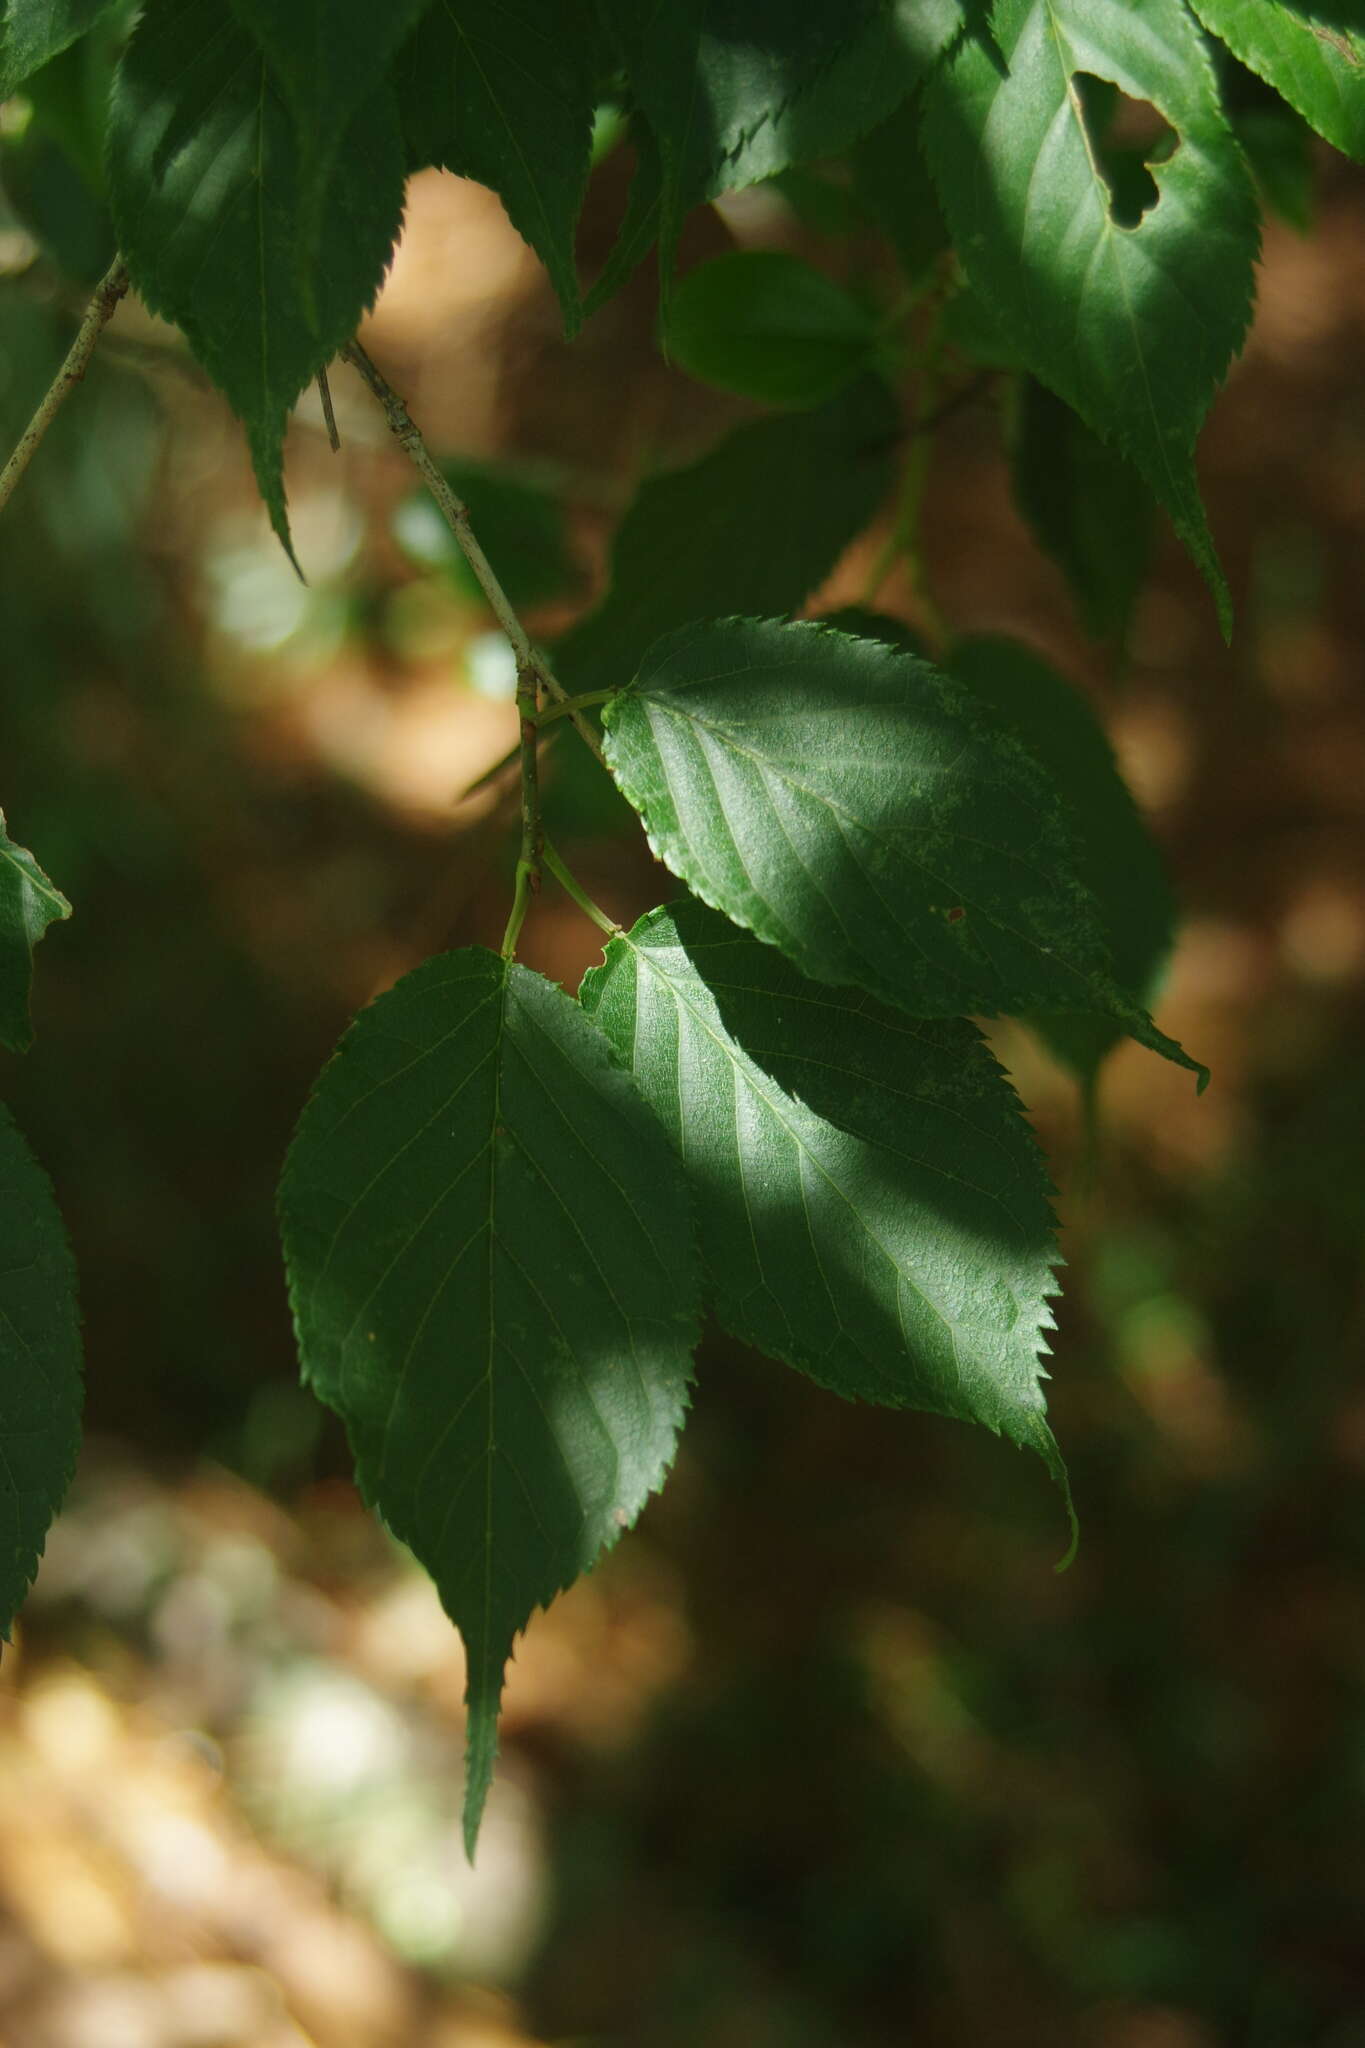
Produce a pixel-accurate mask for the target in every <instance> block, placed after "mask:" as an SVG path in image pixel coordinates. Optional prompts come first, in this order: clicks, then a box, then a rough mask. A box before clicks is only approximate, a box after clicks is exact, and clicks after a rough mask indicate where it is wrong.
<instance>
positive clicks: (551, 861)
mask: <svg viewBox="0 0 1365 2048" xmlns="http://www.w3.org/2000/svg"><path fill="white" fill-rule="evenodd" d="M541 857H542V859H543V860H544V862H545V865H546V867H547V868H548V869H549V870H550V873H551V874H552V875H553V876H554V878H555V880H556V881H557V882H558V884H559V886H560V888H561V889H563V891H564V893H565V894H566V895H567V896H571V897H572V898H573V900H574V902H575V903H576V904H577V905H578V907H579V909H580V910H581V911H582V912H583V914H584V915H585V916H586V917H590V918H591V919H592V921H593V923H594V924H595V925H596V926H597V929H598V930H599V931H601V932H605V933H606V934H607V936H608V938H612V939H614V938H615V937H616V935H617V933H618V932H619V931H620V930H621V926H620V925H619V924H617V922H616V920H615V918H614V917H608V916H607V913H606V911H605V910H602V909H601V908H599V906H598V905H597V904H596V903H594V902H593V900H592V898H591V896H589V895H588V893H587V891H586V890H585V889H583V888H580V886H579V884H578V883H577V882H576V881H575V880H574V878H573V876H572V875H571V874H570V872H569V870H568V868H566V867H565V865H564V863H563V861H562V860H561V859H560V857H559V855H558V854H557V853H556V852H555V850H554V848H553V846H551V844H550V842H549V840H548V839H546V840H545V841H543V843H542V845H541Z"/></svg>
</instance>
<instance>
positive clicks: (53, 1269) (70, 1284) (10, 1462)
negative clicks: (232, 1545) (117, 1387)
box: [0, 1108, 81, 1638]
mask: <svg viewBox="0 0 1365 2048" xmlns="http://www.w3.org/2000/svg"><path fill="white" fill-rule="evenodd" d="M0 1242H2V1243H3V1244H4V1248H5V1253H4V1260H3V1264H2V1265H0V1532H2V1533H0V1636H4V1637H5V1638H8V1636H9V1631H10V1625H11V1623H12V1622H13V1620H14V1616H15V1613H16V1612H17V1610H18V1608H19V1606H20V1605H21V1603H22V1601H23V1598H24V1595H25V1594H26V1593H27V1591H28V1589H29V1586H30V1585H31V1584H32V1582H33V1575H34V1573H35V1572H36V1571H37V1569H38V1560H39V1558H40V1557H41V1556H42V1554H43V1544H44V1542H45V1540H46V1537H47V1531H48V1527H49V1524H50V1523H51V1521H52V1518H53V1516H54V1515H55V1514H56V1512H57V1510H58V1508H59V1507H60V1506H61V1504H62V1499H63V1497H64V1495H65V1493H66V1489H67V1485H68V1483H69V1481H70V1478H71V1474H72V1471H73V1469H74V1467H75V1463H76V1453H77V1451H78V1450H79V1449H80V1440H81V1333H80V1318H79V1315H78V1312H77V1308H76V1275H75V1268H74V1267H73V1265H72V1262H71V1252H70V1248H69V1247H68V1245H67V1241H66V1232H65V1231H64V1230H63V1228H62V1219H61V1217H60V1215H59V1214H58V1211H57V1204H56V1202H55V1200H54V1199H53V1194H52V1189H51V1186H50V1185H49V1182H48V1178H47V1175H46V1174H45V1173H44V1172H43V1170H42V1168H41V1167H40V1166H39V1165H38V1163H37V1161H36V1160H35V1159H34V1157H33V1154H32V1153H31V1152H30V1151H29V1149H28V1147H27V1145H26V1144H25V1143H24V1141H23V1139H22V1138H21V1137H20V1135H19V1133H18V1131H17V1130H16V1129H15V1128H14V1125H13V1123H12V1122H11V1121H10V1117H9V1114H8V1112H7V1111H6V1110H4V1109H3V1108H0Z"/></svg>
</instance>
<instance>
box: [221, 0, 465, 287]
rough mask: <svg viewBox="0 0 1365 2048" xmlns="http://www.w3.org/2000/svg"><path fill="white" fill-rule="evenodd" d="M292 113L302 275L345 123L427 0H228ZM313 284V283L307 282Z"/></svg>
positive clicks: (312, 252)
mask: <svg viewBox="0 0 1365 2048" xmlns="http://www.w3.org/2000/svg"><path fill="white" fill-rule="evenodd" d="M230 4H231V7H232V10H233V12H234V13H235V14H236V15H237V17H238V19H239V20H240V21H241V23H242V25H243V27H244V28H247V29H248V30H250V32H251V34H252V36H253V37H254V38H255V40H256V42H257V43H258V44H259V46H260V48H261V49H262V50H263V51H264V53H265V56H266V59H267V62H268V63H269V65H270V70H271V73H272V76H273V78H274V81H275V83H276V85H277V86H278V87H279V88H280V91H281V93H282V94H283V96H284V99H285V101H286V103H287V104H288V107H289V110H290V112H291V114H292V115H293V117H294V127H295V131H296V135H297V142H298V185H299V210H300V222H299V243H300V257H301V261H302V264H303V272H304V279H305V283H307V281H308V280H309V279H311V275H312V267H313V263H314V260H315V259H316V256H317V248H318V236H319V233H320V231H321V228H322V214H323V209H324V207H325V206H326V203H327V197H328V187H329V185H330V183H331V178H332V172H333V168H334V165H335V162H336V158H337V153H338V151H339V150H340V149H341V148H342V147H343V146H344V144H345V139H346V131H347V129H348V127H349V126H350V124H351V122H352V120H353V119H354V118H355V116H356V115H357V114H358V113H359V111H360V109H361V107H362V106H363V105H364V104H365V102H366V100H368V99H370V98H371V97H372V96H373V94H374V90H375V86H376V84H377V83H378V82H379V80H381V79H382V78H383V76H384V73H385V72H386V70H387V69H388V66H389V63H390V61H391V59H392V58H393V55H394V53H395V51H396V50H397V49H398V47H399V45H400V43H401V42H402V40H403V38H404V36H405V35H406V34H407V32H408V30H409V29H410V28H411V27H412V25H413V23H414V22H415V21H416V20H417V17H418V15H419V14H420V13H421V12H422V9H423V8H424V7H425V6H426V5H427V4H428V0H384V4H383V5H382V6H380V7H376V6H374V5H373V0H287V5H284V6H281V4H280V0H230ZM310 288H311V287H310Z"/></svg>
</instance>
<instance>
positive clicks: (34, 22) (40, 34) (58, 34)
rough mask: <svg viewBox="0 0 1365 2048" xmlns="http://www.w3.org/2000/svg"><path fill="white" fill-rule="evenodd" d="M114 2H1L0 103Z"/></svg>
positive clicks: (69, 0)
mask: <svg viewBox="0 0 1365 2048" xmlns="http://www.w3.org/2000/svg"><path fill="white" fill-rule="evenodd" d="M113 4H114V0H4V4H3V7H0V100H3V99H8V97H9V95H10V94H11V93H12V92H17V91H18V90H19V87H20V86H21V85H22V84H23V83H24V81H25V79H28V78H31V77H32V76H33V73H34V72H35V71H40V70H41V69H42V67H43V65H44V64H47V63H49V62H50V61H51V59H52V58H53V57H56V56H58V55H60V53H61V52H62V51H63V50H65V49H68V48H69V47H70V45H71V44H72V43H74V42H75V41H76V39H77V37H78V36H83V35H84V34H85V32H86V30H87V29H89V28H92V27H93V26H94V24H95V23H96V22H97V21H98V20H99V18H100V16H101V15H102V14H107V13H108V11H109V9H110V8H111V7H112V6H113Z"/></svg>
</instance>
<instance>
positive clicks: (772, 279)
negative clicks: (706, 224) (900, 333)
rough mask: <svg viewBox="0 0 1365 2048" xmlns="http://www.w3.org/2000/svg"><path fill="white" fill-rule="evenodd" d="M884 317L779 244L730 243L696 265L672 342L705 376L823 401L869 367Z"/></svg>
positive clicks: (761, 393) (781, 399)
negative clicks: (878, 318)
mask: <svg viewBox="0 0 1365 2048" xmlns="http://www.w3.org/2000/svg"><path fill="white" fill-rule="evenodd" d="M876 343H877V327H876V322H875V320H874V319H873V317H872V315H871V313H870V312H869V311H868V309H867V308H866V307H865V306H861V305H859V303H858V301H857V300H856V299H855V298H853V297H852V296H851V295H850V294H849V293H848V292H846V291H845V290H844V288H843V286H842V285H839V284H836V283H835V282H834V280H833V278H830V277H826V276H825V274H824V272H823V271H820V270H816V269H815V268H814V266H813V265H811V264H809V263H806V262H804V261H803V260H802V259H801V257H799V256H792V255H789V254H787V252H786V251H785V250H780V249H731V250H729V251H728V252H727V253H726V254H725V255H724V256H717V257H714V258H713V259H712V261H711V262H709V263H701V264H698V266H697V268H696V269H695V270H691V271H689V272H688V274H687V276H686V277H685V278H684V279H683V280H682V283H681V284H680V285H678V287H677V289H676V290H675V291H674V293H673V296H672V298H671V299H670V301H669V306H668V313H667V317H666V319H665V321H664V346H665V349H666V351H667V353H668V354H669V355H670V356H671V357H672V358H673V360H674V362H676V363H677V364H678V366H679V367H680V368H681V369H684V370H686V371H687V372H688V374H689V376H692V377H695V378H697V379H698V381H699V382H700V383H703V384H714V385H716V386H717V387H718V389H720V390H721V391H738V392H741V393H742V394H743V395H744V396H745V397H746V398H758V399H762V400H763V402H764V403H765V404H767V405H799V406H806V405H819V404H821V403H822V402H823V401H824V400H825V399H828V398H832V397H833V396H834V394H835V393H836V392H837V391H841V390H843V388H844V386H845V385H846V384H851V383H852V382H853V380H854V378H855V377H857V376H859V375H860V374H861V372H862V371H864V370H866V369H868V368H870V366H871V363H872V358H873V354H874V352H875V349H876Z"/></svg>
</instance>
